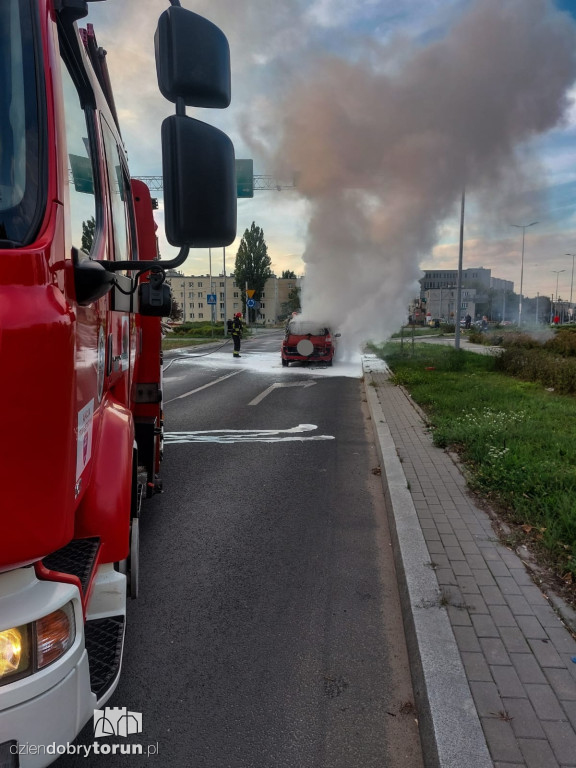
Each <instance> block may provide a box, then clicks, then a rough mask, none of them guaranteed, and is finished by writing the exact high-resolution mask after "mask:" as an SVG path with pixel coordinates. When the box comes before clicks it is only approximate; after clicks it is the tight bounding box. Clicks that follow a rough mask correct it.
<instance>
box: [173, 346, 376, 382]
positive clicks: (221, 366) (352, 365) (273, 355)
mask: <svg viewBox="0 0 576 768" xmlns="http://www.w3.org/2000/svg"><path fill="white" fill-rule="evenodd" d="M241 355H242V356H241V357H240V358H234V357H232V354H231V353H230V352H223V351H215V352H213V353H212V354H206V353H200V352H196V353H194V352H185V351H182V352H180V353H178V355H177V356H176V357H173V358H172V359H171V360H166V364H165V366H164V380H165V381H176V380H177V379H179V378H182V372H183V369H184V368H185V367H188V366H190V365H194V366H199V367H202V368H207V369H208V370H211V371H221V370H228V371H229V370H230V368H231V367H235V368H236V367H238V368H239V369H243V370H247V371H250V372H251V373H264V374H267V375H270V374H273V375H274V376H277V377H280V376H282V377H284V378H290V377H293V376H302V374H303V373H304V374H306V375H307V376H317V377H318V378H330V377H334V376H345V377H347V378H354V379H360V378H362V375H363V371H362V357H363V356H362V355H361V354H360V353H359V352H358V353H357V354H355V355H354V356H352V357H350V358H348V359H346V360H339V359H337V358H334V361H333V364H332V365H331V366H327V365H323V364H322V363H309V364H301V363H291V364H290V365H289V366H288V367H284V366H283V365H282V360H281V358H280V355H279V353H278V352H250V349H249V346H248V348H247V350H244V349H243V350H242V353H241Z"/></svg>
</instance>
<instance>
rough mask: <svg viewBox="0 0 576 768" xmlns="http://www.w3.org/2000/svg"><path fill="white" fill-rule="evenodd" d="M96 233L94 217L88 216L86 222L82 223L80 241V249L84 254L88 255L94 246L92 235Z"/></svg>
mask: <svg viewBox="0 0 576 768" xmlns="http://www.w3.org/2000/svg"><path fill="white" fill-rule="evenodd" d="M95 233H96V219H95V218H94V216H90V218H89V219H87V221H83V222H82V241H81V243H80V248H81V249H82V250H83V251H84V253H90V251H91V250H92V245H93V244H94V235H95Z"/></svg>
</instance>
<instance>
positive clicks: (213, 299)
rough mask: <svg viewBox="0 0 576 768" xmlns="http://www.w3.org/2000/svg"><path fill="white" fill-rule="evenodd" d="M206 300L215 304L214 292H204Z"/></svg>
mask: <svg viewBox="0 0 576 768" xmlns="http://www.w3.org/2000/svg"><path fill="white" fill-rule="evenodd" d="M206 302H207V303H208V304H216V294H215V293H207V294H206Z"/></svg>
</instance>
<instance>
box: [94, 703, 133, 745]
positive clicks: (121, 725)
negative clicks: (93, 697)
mask: <svg viewBox="0 0 576 768" xmlns="http://www.w3.org/2000/svg"><path fill="white" fill-rule="evenodd" d="M132 733H142V713H141V712H128V711H127V709H126V707H105V708H104V709H95V710H94V736H95V738H97V739H101V738H104V737H106V736H128V735H130V734H132Z"/></svg>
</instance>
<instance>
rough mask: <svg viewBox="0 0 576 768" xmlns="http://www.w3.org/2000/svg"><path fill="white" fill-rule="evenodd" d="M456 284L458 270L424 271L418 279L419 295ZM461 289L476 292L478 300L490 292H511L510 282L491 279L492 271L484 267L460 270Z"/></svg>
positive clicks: (452, 286) (512, 287) (495, 278)
mask: <svg viewBox="0 0 576 768" xmlns="http://www.w3.org/2000/svg"><path fill="white" fill-rule="evenodd" d="M457 284H458V270H456V269H426V270H424V276H423V277H422V278H420V293H421V295H422V297H424V294H425V292H426V291H429V290H432V289H434V288H455V287H456V285H457ZM462 288H473V289H475V290H476V295H477V297H478V300H480V297H481V296H484V295H487V294H488V292H489V291H490V290H493V291H505V292H513V291H514V283H513V282H512V280H502V279H500V278H498V277H492V270H490V269H485V268H484V267H471V268H470V269H463V270H462Z"/></svg>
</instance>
